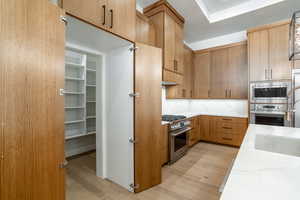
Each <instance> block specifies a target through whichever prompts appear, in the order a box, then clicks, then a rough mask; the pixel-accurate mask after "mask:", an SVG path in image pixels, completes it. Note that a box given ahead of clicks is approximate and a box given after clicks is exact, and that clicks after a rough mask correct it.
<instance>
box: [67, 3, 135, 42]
mask: <svg viewBox="0 0 300 200" xmlns="http://www.w3.org/2000/svg"><path fill="white" fill-rule="evenodd" d="M61 5H62V8H64V9H65V10H66V12H67V14H69V15H71V16H74V17H77V18H80V19H82V20H84V21H86V22H88V23H90V24H93V25H95V26H97V27H99V28H101V29H104V30H107V31H109V32H111V33H114V34H117V35H118V36H121V37H123V38H125V39H128V40H130V41H135V25H136V20H135V17H136V0H122V1H120V0H88V1H85V0H61Z"/></svg>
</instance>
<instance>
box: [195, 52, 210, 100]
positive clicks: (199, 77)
mask: <svg viewBox="0 0 300 200" xmlns="http://www.w3.org/2000/svg"><path fill="white" fill-rule="evenodd" d="M193 64H194V68H193V69H194V71H193V79H194V80H193V98H196V99H206V98H209V95H208V93H209V89H210V88H209V85H210V53H209V52H207V53H203V54H195V55H194V63H193Z"/></svg>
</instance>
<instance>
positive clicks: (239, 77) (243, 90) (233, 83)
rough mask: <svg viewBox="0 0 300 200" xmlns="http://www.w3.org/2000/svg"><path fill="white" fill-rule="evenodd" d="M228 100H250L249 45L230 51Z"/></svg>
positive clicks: (236, 47) (233, 48) (230, 49)
mask: <svg viewBox="0 0 300 200" xmlns="http://www.w3.org/2000/svg"><path fill="white" fill-rule="evenodd" d="M228 58H229V59H228V60H229V65H228V73H227V79H228V90H229V91H228V98H232V99H247V98H248V65H247V63H248V60H247V45H239V46H235V47H231V48H229V49H228Z"/></svg>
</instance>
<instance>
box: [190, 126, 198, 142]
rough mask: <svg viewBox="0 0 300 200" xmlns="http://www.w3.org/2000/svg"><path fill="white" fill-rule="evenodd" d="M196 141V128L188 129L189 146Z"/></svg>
mask: <svg viewBox="0 0 300 200" xmlns="http://www.w3.org/2000/svg"><path fill="white" fill-rule="evenodd" d="M197 142H198V137H197V129H193V130H191V131H190V135H189V142H188V143H189V146H192V145H194V144H196V143H197Z"/></svg>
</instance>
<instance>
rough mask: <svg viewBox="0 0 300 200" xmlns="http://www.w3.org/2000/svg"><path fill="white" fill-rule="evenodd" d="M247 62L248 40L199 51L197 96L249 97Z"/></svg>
mask: <svg viewBox="0 0 300 200" xmlns="http://www.w3.org/2000/svg"><path fill="white" fill-rule="evenodd" d="M247 85H248V64H247V44H246V42H240V43H235V44H231V45H227V46H222V47H216V48H212V49H206V50H202V51H198V52H196V54H195V56H194V95H193V98H195V99H202V98H210V99H226V98H227V99H247V97H248V95H247V94H248V90H247Z"/></svg>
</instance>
